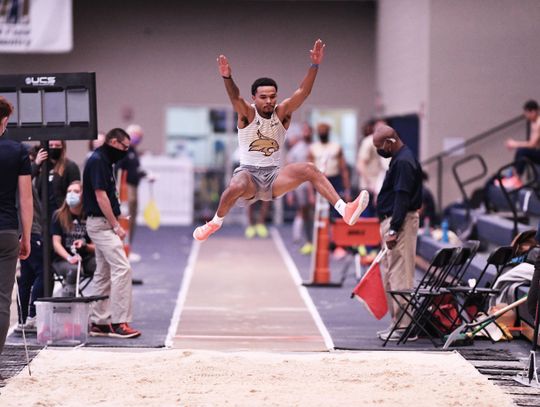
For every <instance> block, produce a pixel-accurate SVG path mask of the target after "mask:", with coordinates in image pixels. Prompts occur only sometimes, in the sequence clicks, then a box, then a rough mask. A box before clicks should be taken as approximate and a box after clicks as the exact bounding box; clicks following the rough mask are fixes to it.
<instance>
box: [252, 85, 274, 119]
mask: <svg viewBox="0 0 540 407" xmlns="http://www.w3.org/2000/svg"><path fill="white" fill-rule="evenodd" d="M253 102H254V103H255V107H256V108H257V111H258V112H259V113H262V114H266V115H271V114H272V112H273V111H274V109H275V107H276V103H277V91H276V88H274V87H273V86H259V87H258V88H257V93H255V96H253Z"/></svg>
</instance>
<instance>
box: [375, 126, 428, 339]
mask: <svg viewBox="0 0 540 407" xmlns="http://www.w3.org/2000/svg"><path fill="white" fill-rule="evenodd" d="M373 145H374V146H375V148H376V149H377V153H378V154H379V155H380V156H381V157H384V158H390V157H392V160H391V161H390V167H389V168H388V171H387V172H386V176H385V178H384V182H383V185H382V187H381V190H380V192H379V195H378V200H377V213H378V215H379V219H380V220H381V236H382V239H383V240H384V242H385V244H386V246H387V247H388V249H389V250H388V254H387V255H386V256H385V258H383V260H382V261H381V266H382V272H383V282H384V287H385V290H387V291H388V290H400V289H410V288H413V286H414V270H415V257H416V236H417V233H418V224H419V216H418V210H419V209H420V207H421V206H422V167H421V166H420V163H419V162H418V160H417V159H416V158H415V157H414V155H413V153H412V151H411V150H410V149H409V148H408V147H407V146H406V145H405V144H403V142H402V141H401V139H400V138H399V136H398V134H397V133H396V132H395V130H394V129H393V128H391V127H389V126H386V125H380V126H378V127H377V128H376V129H375V133H374V135H373ZM388 304H389V308H390V315H391V316H392V326H393V325H394V324H395V322H397V320H398V319H399V316H400V307H399V304H397V303H396V302H395V301H393V300H392V298H391V297H390V296H388ZM410 322H411V321H410V318H408V317H407V316H404V317H403V318H402V320H401V322H400V326H399V327H398V329H397V330H395V331H394V332H393V333H392V335H391V336H390V332H391V331H392V326H391V327H390V328H389V329H387V330H385V331H380V332H378V333H377V334H378V335H379V337H380V338H381V339H382V340H386V339H387V338H388V336H390V339H389V340H394V341H397V340H398V339H399V338H400V336H401V335H402V333H403V331H402V329H404V328H406V327H407V326H408V325H409V323H410ZM414 339H416V337H409V339H408V340H409V341H410V340H414Z"/></svg>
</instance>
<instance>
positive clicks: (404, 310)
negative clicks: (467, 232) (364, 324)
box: [383, 247, 461, 346]
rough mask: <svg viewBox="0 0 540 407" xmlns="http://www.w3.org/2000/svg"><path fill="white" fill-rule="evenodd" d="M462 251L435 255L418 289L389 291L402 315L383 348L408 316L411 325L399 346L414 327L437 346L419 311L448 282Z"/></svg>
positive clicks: (443, 250) (455, 249) (450, 251)
mask: <svg viewBox="0 0 540 407" xmlns="http://www.w3.org/2000/svg"><path fill="white" fill-rule="evenodd" d="M460 250H461V248H458V247H452V248H443V249H440V250H439V251H438V252H437V253H435V256H434V257H433V259H432V260H431V263H430V265H429V266H428V268H427V270H426V271H425V273H424V275H423V277H422V279H421V280H420V282H419V283H418V284H417V286H416V288H414V289H410V290H390V291H388V294H390V296H391V297H392V299H393V300H394V301H396V302H397V303H398V304H399V306H400V308H401V313H400V316H399V318H398V320H397V322H396V323H395V324H394V326H393V327H392V329H391V331H390V333H389V335H388V338H387V339H386V340H385V341H384V343H383V346H386V344H387V343H388V340H389V339H390V337H391V336H392V334H393V333H394V331H396V330H397V329H398V327H399V326H400V323H401V321H402V320H403V318H404V317H405V316H406V315H407V316H408V317H409V318H411V324H409V326H408V327H406V329H405V330H404V332H403V334H402V335H401V337H400V338H399V340H398V344H399V343H402V342H403V341H406V339H407V338H408V337H409V336H410V334H411V333H412V330H413V328H414V326H418V327H419V328H420V329H421V330H422V331H424V332H425V333H426V334H427V335H428V337H430V340H431V341H432V342H433V344H434V345H435V346H436V344H435V342H434V341H433V339H432V338H431V335H430V334H429V332H428V331H427V330H426V328H425V327H424V326H423V325H422V324H419V322H418V318H419V317H420V315H418V311H420V310H422V309H423V308H424V306H425V304H424V301H423V300H425V298H427V297H426V296H427V295H430V293H435V292H437V290H438V289H439V287H440V285H441V284H442V283H443V282H444V281H445V280H446V278H447V277H448V273H449V272H450V270H451V269H452V266H453V261H454V259H455V256H456V254H457V253H458V252H459V251H460ZM400 300H404V302H405V305H402V303H401V302H400Z"/></svg>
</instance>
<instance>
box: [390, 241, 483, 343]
mask: <svg viewBox="0 0 540 407" xmlns="http://www.w3.org/2000/svg"><path fill="white" fill-rule="evenodd" d="M479 247H480V242H479V241H477V240H470V241H467V242H465V243H464V244H463V246H462V247H460V248H458V250H457V251H456V254H455V255H454V257H453V259H452V260H451V264H450V266H449V268H448V271H447V273H446V275H441V276H440V278H439V279H438V280H436V281H435V282H434V283H433V285H432V286H431V287H430V288H429V289H428V290H419V291H418V293H417V300H416V301H415V303H413V306H414V308H415V309H414V314H413V318H412V320H413V321H414V323H413V324H411V325H410V326H409V327H407V330H406V332H405V333H404V334H403V336H402V337H401V338H400V340H399V341H398V344H399V343H405V342H407V339H408V338H409V337H410V336H411V335H413V334H415V333H419V332H425V333H428V337H430V339H431V338H432V337H433V335H429V332H433V333H434V334H435V335H436V336H438V337H439V339H440V340H441V341H443V340H444V335H445V333H446V330H447V329H449V326H450V328H451V326H453V324H454V321H455V320H457V319H458V316H459V313H458V312H457V310H456V306H455V305H454V302H455V301H454V298H453V295H452V293H451V292H450V291H448V290H447V288H446V286H448V285H452V284H454V283H455V282H456V281H460V280H461V278H462V276H463V275H464V274H465V273H466V271H467V269H468V267H469V266H470V264H471V262H472V260H473V259H474V257H475V256H476V253H477V252H478V248H479ZM448 297H451V300H450V301H448ZM448 305H449V306H448ZM447 309H448V311H447ZM452 311H455V312H454V314H452ZM428 324H429V326H428ZM428 328H429V329H431V331H428ZM431 340H432V339H431ZM432 342H433V340H432ZM433 343H434V342H433ZM434 344H435V343H434Z"/></svg>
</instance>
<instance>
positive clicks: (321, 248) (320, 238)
mask: <svg viewBox="0 0 540 407" xmlns="http://www.w3.org/2000/svg"><path fill="white" fill-rule="evenodd" d="M320 222H321V223H322V225H320V226H319V228H318V229H317V244H316V247H315V267H314V270H313V284H317V285H319V284H321V285H322V284H328V283H330V267H329V261H330V251H329V250H328V245H329V243H330V237H329V234H330V230H329V227H328V219H320Z"/></svg>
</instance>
